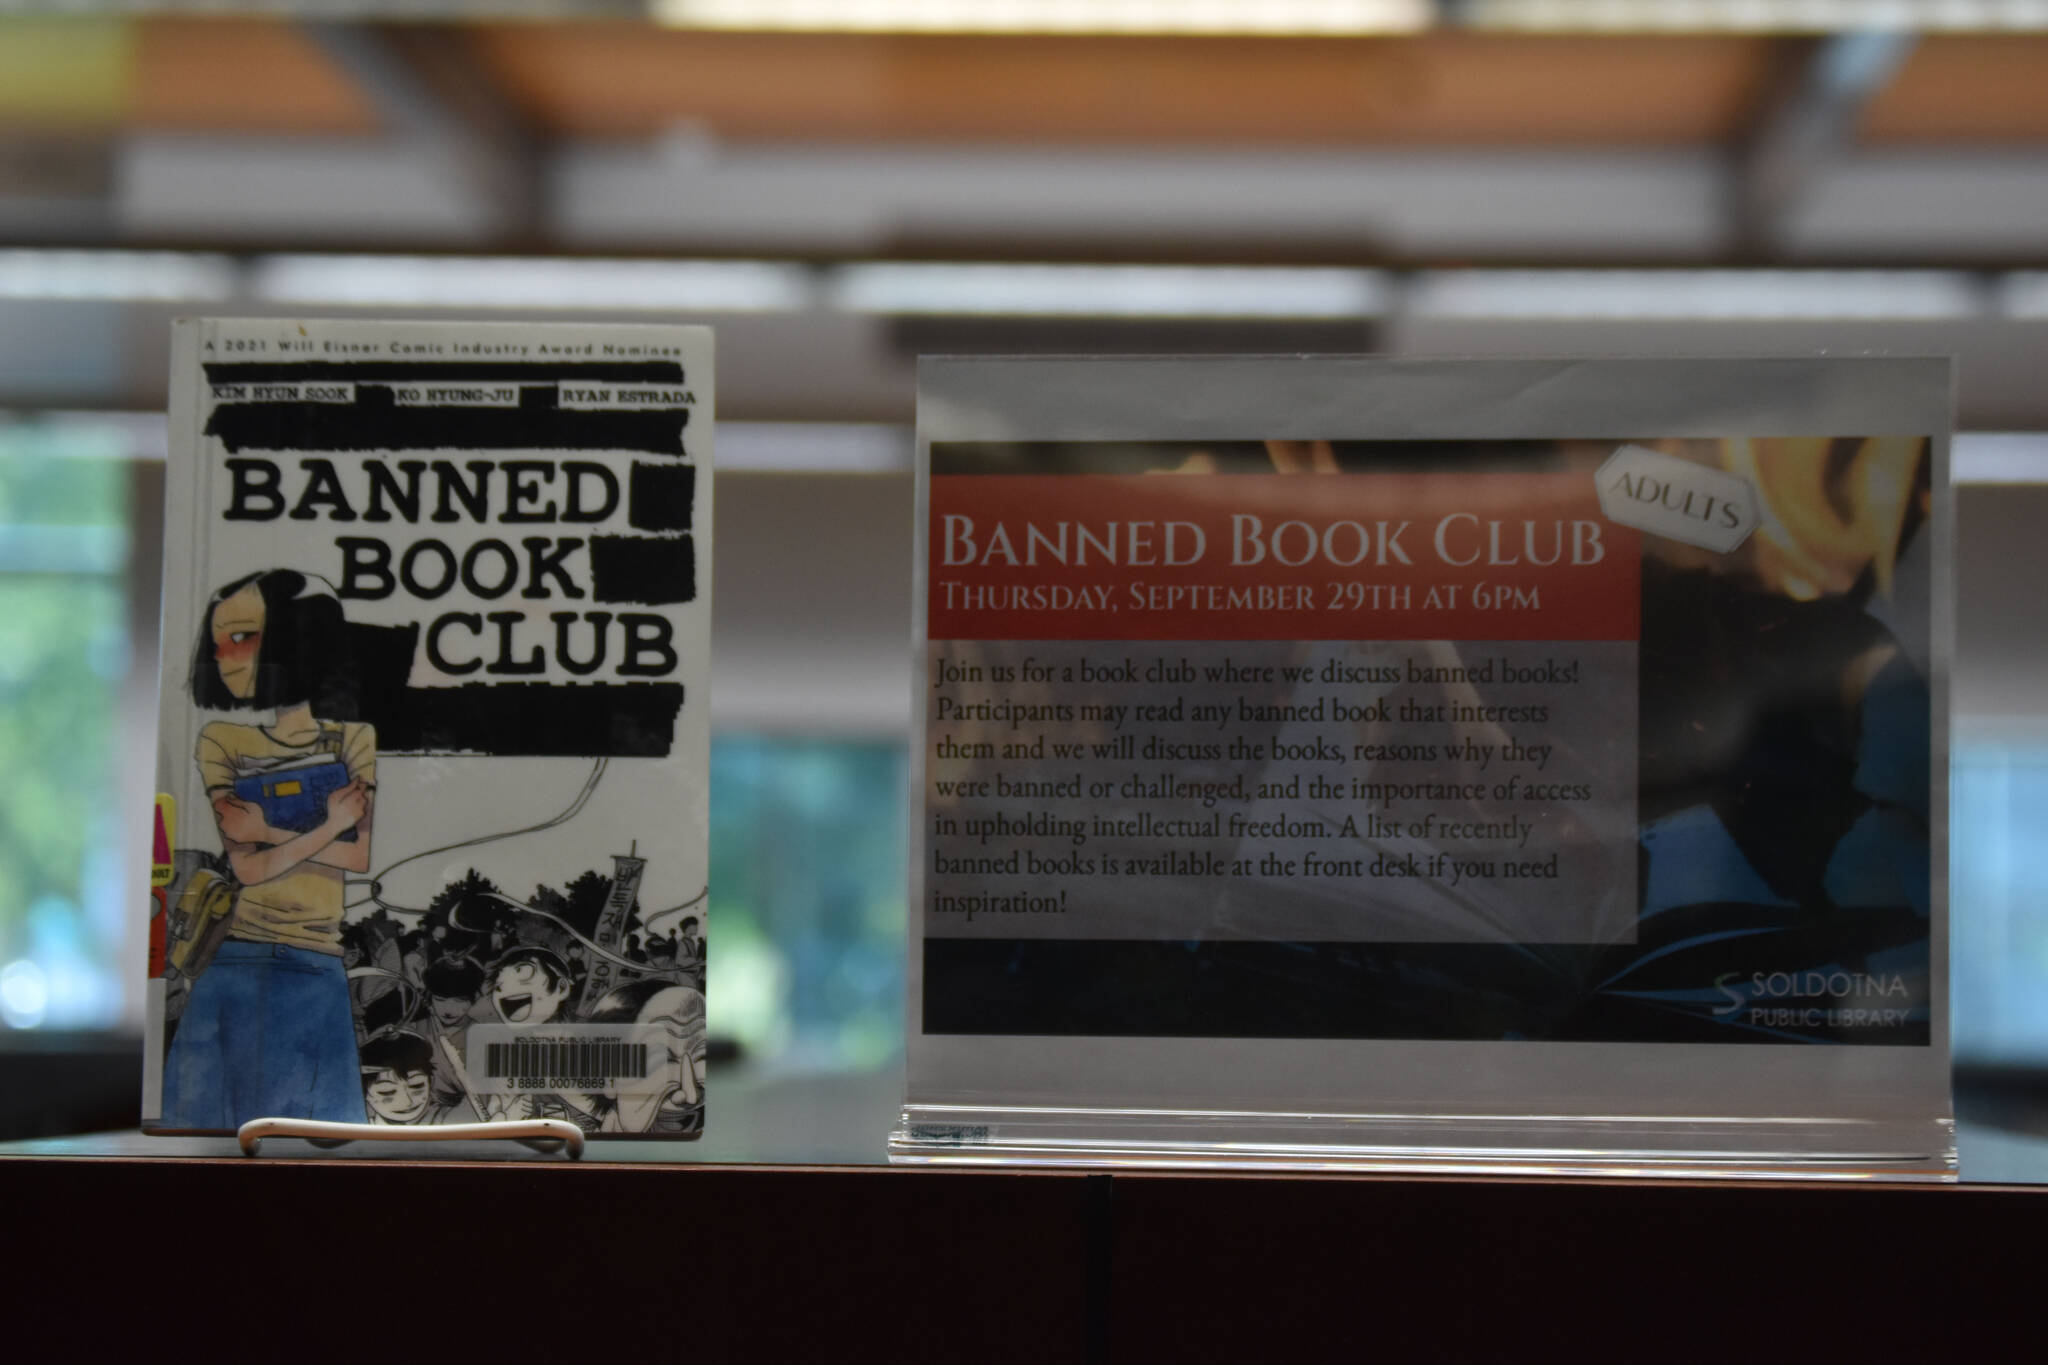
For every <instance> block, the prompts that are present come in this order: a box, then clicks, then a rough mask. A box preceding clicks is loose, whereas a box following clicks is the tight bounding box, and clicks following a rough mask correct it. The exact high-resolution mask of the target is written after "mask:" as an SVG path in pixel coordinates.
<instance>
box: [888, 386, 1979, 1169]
mask: <svg viewBox="0 0 2048 1365" xmlns="http://www.w3.org/2000/svg"><path fill="white" fill-rule="evenodd" d="M1745 366H1746V367H1747V371H1748V372H1747V374H1745V373H1744V368H1745ZM923 377H924V381H925V387H924V391H923V393H922V394H921V419H922V421H923V424H924V433H923V434H924V438H925V441H924V445H923V447H922V452H923V457H924V460H925V465H924V471H925V484H924V505H923V516H922V527H921V531H922V535H923V543H922V546H921V549H920V565H919V567H920V569H921V572H922V574H923V584H922V604H923V608H924V617H923V619H924V650H923V676H922V678H921V684H920V688H919V691H920V694H921V695H920V698H919V711H920V714H921V716H922V722H923V729H922V741H921V744H920V746H919V753H918V761H919V765H920V775H919V779H918V798H917V800H918V808H917V811H916V815H917V819H916V820H915V821H914V827H915V828H916V829H917V830H918V831H919V832H918V835H917V837H916V847H915V863H916V866H915V876H916V886H917V893H916V894H917V900H916V902H915V911H914V923H915V926H916V931H915V938H916V940H917V942H916V944H915V945H914V954H913V967H914V972H913V978H914V996H915V998H914V999H913V1001H912V1005H911V1015H912V1019H911V1025H912V1029H911V1031H912V1035H913V1038H912V1052H911V1072H910V1074H911V1095H910V1099H911V1115H910V1118H911V1126H910V1127H909V1128H908V1129H907V1130H906V1133H905V1134H904V1135H903V1136H902V1137H901V1138H900V1139H899V1146H900V1147H901V1148H902V1149H903V1150H909V1151H914V1150H916V1149H917V1148H919V1147H920V1146H922V1147H925V1148H931V1147H941V1148H942V1147H946V1146H952V1145H960V1146H969V1147H971V1146H974V1145H976V1144H991V1145H993V1146H995V1147H998V1148H1001V1147H1004V1146H1005V1145H1012V1146H1020V1147H1028V1146H1029V1145H1030V1144H1031V1141H1032V1140H1033V1138H1032V1137H1030V1136H1029V1135H1026V1136H1019V1135H1020V1134H1022V1133H1024V1132H1025V1127H1029V1128H1031V1129H1032V1132H1034V1133H1037V1134H1038V1136H1040V1137H1043V1136H1044V1134H1045V1132H1046V1131H1050V1130H1048V1129H1046V1128H1045V1125H1046V1124H1047V1123H1048V1122H1049V1121H1048V1120H1046V1119H1045V1118H1044V1114H1047V1113H1057V1112H1071V1113H1072V1114H1074V1115H1076V1116H1077V1117H1075V1118H1074V1119H1073V1122H1072V1129H1071V1131H1065V1130H1062V1131H1063V1134H1064V1138H1065V1139H1067V1140H1072V1141H1075V1142H1077V1143H1078V1144H1079V1145H1083V1146H1085V1145H1088V1143H1089V1142H1090V1141H1094V1140H1097V1139H1099V1140H1101V1141H1103V1142H1112V1139H1110V1138H1108V1137H1105V1136H1104V1135H1103V1132H1094V1133H1092V1135H1091V1129H1090V1125H1091V1124H1095V1125H1096V1126H1097V1128H1101V1126H1102V1124H1103V1122H1104V1121H1103V1120H1102V1118H1101V1115H1102V1114H1103V1113H1107V1112H1111V1111H1114V1112H1117V1113H1120V1114H1122V1115H1124V1117H1123V1118H1122V1119H1121V1120H1120V1122H1122V1123H1123V1124H1124V1125H1125V1131H1135V1129H1134V1128H1133V1125H1134V1124H1135V1123H1136V1121H1135V1120H1133V1119H1131V1118H1130V1117H1129V1116H1130V1114H1132V1113H1134V1112H1140V1111H1142V1112H1146V1113H1152V1114H1155V1115H1161V1116H1182V1117H1185V1116H1189V1115H1195V1114H1207V1115H1210V1116H1211V1120H1210V1121H1211V1122H1212V1123H1213V1122H1214V1121H1215V1116H1216V1115H1220V1114H1240V1115H1260V1114H1264V1115H1268V1116H1272V1115H1278V1114H1292V1115H1331V1116H1337V1117H1340V1118H1341V1117H1342V1116H1347V1115H1372V1114H1389V1113H1394V1114H1411V1115H1412V1114H1434V1115H1444V1116H1456V1115H1461V1114H1462V1115H1471V1116H1491V1117H1493V1118H1496V1119H1497V1118H1502V1117H1506V1118H1509V1119H1525V1118H1530V1117H1531V1116H1534V1117H1537V1118H1542V1117H1550V1118H1555V1117H1559V1116H1573V1115H1578V1116H1587V1115H1612V1114H1623V1115H1631V1116H1638V1117H1642V1118H1645V1119H1649V1120H1652V1121H1655V1122H1663V1121H1667V1120H1670V1119H1672V1118H1673V1117H1675V1116H1687V1117H1690V1116H1693V1115H1708V1116H1713V1117H1718V1118H1728V1119H1736V1120H1755V1121H1757V1124H1756V1125H1755V1126H1754V1127H1753V1128H1751V1129H1749V1130H1744V1129H1743V1127H1742V1124H1741V1123H1736V1124H1734V1125H1733V1126H1732V1127H1731V1129H1730V1131H1731V1132H1733V1133H1737V1134H1740V1135H1741V1136H1738V1137H1735V1138H1731V1139H1729V1140H1730V1141H1731V1142H1735V1143H1737V1144H1738V1145H1739V1144H1740V1143H1741V1142H1743V1141H1750V1142H1752V1143H1753V1144H1755V1143H1761V1146H1760V1147H1758V1148H1757V1150H1758V1151H1768V1152H1770V1153H1773V1154H1776V1155H1786V1154H1787V1153H1796V1151H1797V1149H1799V1145H1800V1144H1801V1143H1809V1142H1810V1143H1811V1144H1813V1145H1814V1147H1815V1150H1816V1152H1820V1153H1824V1154H1825V1155H1827V1156H1829V1157H1832V1158H1839V1157H1842V1156H1844V1155H1845V1154H1849V1153H1854V1154H1856V1155H1858V1156H1861V1157H1863V1158H1867V1159H1872V1160H1884V1159H1895V1160H1899V1161H1902V1162H1907V1163H1909V1164H1910V1163H1912V1162H1915V1161H1918V1160H1920V1159H1921V1158H1923V1157H1926V1158H1928V1159H1929V1160H1931V1161H1932V1162H1933V1164H1935V1165H1937V1166H1938V1165H1940V1164H1941V1162H1942V1160H1943V1155H1942V1153H1943V1151H1944V1150H1945V1149H1944V1148H1942V1144H1943V1143H1944V1142H1945V1141H1946V1139H1945V1137H1944V1136H1943V1134H1944V1133H1945V1132H1946V1129H1945V1128H1944V1127H1943V1124H1944V1122H1945V1118H1946V1114H1947V1098H1946V1090H1945V1079H1944V1076H1945V1068H1946V1024H1945V1015H1946V994H1945V982H1944V971H1945V958H1944V955H1943V948H1944V945H1943V925H1944V912H1943V908H1942V907H1941V905H1940V904H1939V898H1938V896H1937V888H1938V886H1940V885H1941V884H1942V882H1943V880H1944V879H1943V878H1942V877H1941V876H1940V875H1939V865H1940V856H1939V855H1940V854H1941V852H1942V850H1943V848H1944V839H1943V837H1942V835H1943V825H1942V820H1943V818H1944V812H1943V810H1942V802H1941V801H1940V799H1939V797H1940V795H1941V791H1940V789H1941V787H1942V786H1943V785H1945V783H1944V782H1943V781H1940V780H1937V779H1938V777H1939V776H1940V775H1941V774H1942V769H1940V768H1938V767H1935V766H1934V763H1935V760H1936V757H1937V754H1938V741H1939V738H1940V731H1941V729H1942V726H1941V724H1940V720H1941V716H1942V705H1941V692H1940V672H1941V668H1940V659H1941V657H1942V656H1941V653H1940V651H1939V650H1938V648H1937V644H1938V640H1939V631H1940V629H1941V628H1942V623H1941V620H1940V615H1941V614H1940V613H1939V612H1938V611H1937V610H1936V607H1937V604H1938V603H1939V602H1940V601H1941V600H1942V594H1943V593H1944V592H1945V591H1946V586H1945V579H1943V578H1942V576H1941V572H1940V568H1941V564H1942V559H1941V557H1940V556H1941V550H1942V547H1941V546H1940V545H1939V544H1938V535H1939V534H1940V527H1941V520H1940V518H1941V516H1942V513H1943V510H1944V508H1945V500H1946V489H1945V486H1944V483H1943V480H1942V471H1943V463H1942V462H1943V460H1944V458H1945V434H1946V429H1947V417H1946V393H1947V382H1948V380H1947V367H1946V364H1945V363H1943V362H1871V363H1866V364H1864V365H1862V366H1859V365H1858V363H1856V362H1849V363H1847V364H1842V363H1839V362H1837V363H1832V364H1831V363H1829V362H1783V363H1778V364H1776V365H1775V367H1774V365H1773V363H1771V362H1689V363H1686V364H1672V363H1668V362H1577V363H1571V364H1529V363H1522V362H1470V363H1467V364H1464V365H1459V364H1455V363H1437V364H1435V365H1427V364H1406V365H1404V364H1402V363H1399V362H1377V363H1376V362H1366V361H1338V360H1325V361H1318V360H1303V359H1293V360H1288V359H1282V360H1272V361H1255V360H1235V361H1233V360H1206V361H1205V360H1193V361H1182V362H1173V361H1125V362H1118V361H1103V362H1093V363H1092V364H1091V363H1089V362H1062V361H1038V362H1034V361H1021V362H974V361H959V362H929V363H928V367H927V369H926V372H925V374H924V376H923ZM1745 380H1747V381H1748V382H1746V383H1745V382H1744V381H1745ZM1916 402H1917V404H1918V406H1917V407H1916V406H1915V404H1916ZM921 1105H923V1106H927V1107H926V1108H923V1109H921V1108H920V1106H921ZM1005 1110H1020V1111H1021V1110H1036V1111H1039V1117H1037V1118H1035V1119H1033V1120H1031V1121H1030V1122H1029V1123H1028V1124H1025V1127H1020V1126H1019V1124H1020V1122H1022V1121H1021V1120H1020V1119H1019V1118H1018V1117H1017V1115H1016V1114H1015V1113H1011V1114H1009V1115H1008V1116H1007V1117H1006V1116H1005V1114H1004V1112H1003V1111H1005ZM1091 1113H1093V1114H1094V1115H1095V1117H1094V1118H1090V1117H1089V1115H1090V1114H1091ZM1788 1116H1789V1117H1798V1118H1805V1119H1809V1120H1812V1121H1813V1123H1814V1124H1815V1125H1817V1126H1815V1127H1812V1128H1811V1129H1810V1134H1809V1136H1805V1137H1796V1138H1792V1139H1789V1141H1790V1142H1791V1144H1792V1146H1791V1147H1790V1148H1787V1147H1785V1146H1784V1145H1783V1141H1781V1140H1780V1139H1778V1138H1774V1137H1769V1136H1768V1132H1769V1127H1768V1125H1769V1124H1770V1123H1772V1122H1774V1121H1776V1120H1780V1119H1783V1118H1786V1117H1788ZM1907 1116H1910V1118H1908V1117H1907ZM1895 1120H1897V1121H1900V1122H1901V1123H1903V1125H1904V1135H1903V1136H1901V1135H1900V1134H1899V1133H1898V1132H1894V1131H1890V1130H1886V1129H1885V1125H1886V1124H1889V1123H1891V1122H1893V1121H1895ZM1162 1121H1163V1120H1162ZM1247 1122H1248V1124H1249V1128H1250V1129H1251V1130H1256V1129H1257V1127H1258V1124H1257V1123H1256V1122H1253V1121H1251V1120H1247ZM1006 1123H1007V1124H1008V1126H1007V1127H1006V1126H1005V1125H1006ZM1844 1124H1846V1125H1847V1126H1846V1127H1844V1126H1843V1125H1844ZM1034 1125H1035V1126H1034ZM1858 1125H1861V1126H1858ZM1881 1130H1882V1131H1881ZM1104 1131H1107V1130H1104ZM1146 1133H1147V1136H1148V1138H1149V1139H1152V1140H1157V1141H1159V1142H1161V1143H1163V1144H1164V1145H1166V1146H1169V1147H1170V1146H1172V1145H1174V1142H1175V1141H1176V1139H1174V1138H1173V1137H1172V1136H1171V1135H1166V1136H1161V1135H1160V1134H1159V1133H1157V1132H1153V1131H1151V1130H1149V1129H1147V1130H1146ZM1759 1134H1764V1135H1765V1136H1759ZM1811 1134H1818V1136H1812V1135H1811ZM1058 1136H1060V1134H1055V1137H1058ZM1240 1136H1244V1137H1246V1138H1247V1140H1252V1141H1256V1138H1257V1134H1256V1131H1248V1132H1247V1133H1246V1134H1240ZM1581 1138H1582V1140H1585V1141H1588V1142H1591V1143H1593V1144H1594V1145H1599V1143H1600V1142H1601V1139H1600V1138H1599V1137H1598V1136H1597V1135H1596V1136H1593V1137H1590V1138H1587V1137H1585V1136H1584V1134H1581ZM1500 1140H1501V1141H1502V1142H1504V1143H1506V1144H1508V1145H1513V1144H1514V1143H1516V1142H1517V1141H1520V1139H1516V1138H1514V1137H1512V1136H1509V1137H1504V1138H1502V1139H1500ZM1630 1140H1631V1141H1637V1140H1639V1139H1630ZM1435 1141H1442V1142H1448V1143H1451V1144H1453V1145H1456V1144H1458V1143H1463V1142H1468V1141H1470V1139H1469V1138H1468V1137H1461V1136H1458V1135H1457V1134H1455V1133H1454V1134H1452V1135H1451V1136H1449V1137H1440V1138H1438V1139H1435ZM1532 1141H1533V1140H1532ZM1643 1141H1647V1142H1648V1143H1649V1145H1651V1146H1652V1147H1654V1146H1656V1145H1657V1144H1658V1143H1660V1142H1665V1143H1676V1145H1677V1146H1678V1147H1680V1148H1684V1149H1686V1150H1693V1149H1696V1148H1700V1147H1701V1142H1702V1140H1701V1139H1700V1138H1699V1137H1698V1135H1697V1134H1696V1133H1695V1134H1692V1135H1690V1136H1686V1137H1684V1138H1683V1140H1680V1139H1679V1138H1678V1136H1677V1134H1676V1131H1675V1129H1674V1128H1672V1127H1671V1125H1669V1124H1668V1123H1667V1124H1666V1128H1665V1130H1664V1131H1663V1133H1662V1136H1659V1137H1652V1138H1649V1139H1643ZM1716 1141H1718V1139H1713V1138H1708V1139H1705V1140H1704V1142H1705V1146H1706V1147H1707V1148H1711V1147H1712V1146H1713V1145H1714V1144H1715V1142H1716ZM1774 1144H1775V1145H1774ZM1055 1145H1056V1143H1055ZM1140 1145H1142V1144H1140ZM1420 1145H1422V1146H1428V1145H1430V1143H1429V1142H1428V1141H1423V1142H1421V1143H1420ZM1538 1145H1540V1144H1538ZM1923 1147H1924V1148H1925V1149H1926V1150H1924V1151H1923V1150H1922V1148H1923ZM1930 1153H1932V1155H1931V1157H1930V1156H1929V1154H1930Z"/></svg>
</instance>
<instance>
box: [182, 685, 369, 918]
mask: <svg viewBox="0 0 2048 1365" xmlns="http://www.w3.org/2000/svg"><path fill="white" fill-rule="evenodd" d="M323 742H325V743H326V744H329V745H331V744H332V742H333V741H332V739H331V738H330V736H329V734H328V733H326V732H324V731H323V732H322V733H320V734H316V735H313V736H311V737H310V738H308V739H307V740H306V742H304V743H301V744H286V743H283V742H281V741H279V740H278V739H276V738H275V737H274V736H272V735H271V733H270V732H269V731H268V730H266V729H264V728H263V727H262V726H260V725H237V724H234V723H233V722H231V721H215V722H213V723H212V724H210V725H208V726H206V728H204V729H203V730H201V731H200V732H199V742H198V745H197V746H196V747H197V757H198V760H199V775H200V777H201V779H202V780H203V781H204V782H205V784H206V792H207V795H208V796H209V797H211V796H213V795H215V794H217V793H218V792H220V791H221V790H223V789H225V790H228V791H230V792H232V791H233V789H234V785H235V781H236V779H238V778H244V777H250V776H254V775H255V774H258V773H262V772H266V771H268V770H270V769H272V768H275V767H278V766H280V765H281V764H285V763H291V762H297V761H303V760H304V759H306V758H309V757H312V756H314V755H316V754H318V753H319V752H321V749H322V745H323ZM338 757H339V758H340V760H341V762H342V764H343V765H344V766H346V767H347V769H348V775H349V776H350V777H351V778H360V779H361V780H362V781H363V782H365V783H367V784H371V785H374V784H375V783H376V780H377V735H376V731H375V730H374V729H373V728H372V727H370V726H368V725H362V724H357V723H353V722H350V723H345V724H343V725H342V726H341V752H340V754H339V755H338ZM343 877H344V873H343V872H342V870H341V869H340V868H338V867H326V866H324V865H322V864H320V863H315V862H303V863H300V864H299V865H298V866H297V867H295V868H293V869H292V870H291V871H289V872H287V873H285V874H284V875H283V876H280V877H273V878H272V879H271V880H269V881H267V882H259V883H257V884H256V885H254V886H245V887H243V888H242V893H241V895H240V897H239V898H238V899H237V900H236V902H235V918H234V922H233V925H232V927H231V928H230V929H229V930H228V933H229V935H230V937H233V938H239V939H246V940H248V941H250V942H254V943H282V944H285V945H286V946H288V947H292V948H308V949H311V950H312V951H314V952H316V953H327V954H329V955H331V956H334V957H339V956H341V916H342V906H343V900H344V896H343Z"/></svg>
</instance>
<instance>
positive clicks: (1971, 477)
mask: <svg viewBox="0 0 2048 1365" xmlns="http://www.w3.org/2000/svg"><path fill="white" fill-rule="evenodd" d="M1948 468H1949V477H1950V478H1951V479H1953V480H1954V481H1955V482H1957V483H2048V435H2044V434H2042V433H2040V432H2031V431H2023V432H1985V433H1976V434H1964V433H1961V432H1958V433H1957V434H1956V437H1955V440H1954V441H1953V442H1951V443H1950V446H1949V464H1948Z"/></svg>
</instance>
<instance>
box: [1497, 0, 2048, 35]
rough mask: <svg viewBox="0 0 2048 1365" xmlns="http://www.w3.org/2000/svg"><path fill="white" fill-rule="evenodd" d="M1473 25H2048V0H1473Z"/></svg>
mask: <svg viewBox="0 0 2048 1365" xmlns="http://www.w3.org/2000/svg"><path fill="white" fill-rule="evenodd" d="M1462 20H1463V23H1464V24H1465V25H1466V26H1467V27H1471V28H1493V29H1523V30H1548V31H1573V32H1591V31H1602V30H1605V31H1620V32H1651V31H1658V30H1662V31H1666V32H1681V33H1683V32H1690V33H1705V32H1737V33H1832V32H1849V31H1855V30H1869V29H1892V30H1901V29H1904V30H1916V31H1925V32H1937V31H1959V32H1970V31H1983V30H2004V31H2008V32H2010V31H2015V30H2025V29H2039V28H2044V27H2048V0H1466V5H1465V7H1464V11H1463V15H1462Z"/></svg>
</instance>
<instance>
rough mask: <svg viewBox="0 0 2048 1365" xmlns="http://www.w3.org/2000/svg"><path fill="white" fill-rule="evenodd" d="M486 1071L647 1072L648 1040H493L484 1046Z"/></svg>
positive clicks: (608, 1074) (499, 1073) (511, 1073)
mask: <svg viewBox="0 0 2048 1365" xmlns="http://www.w3.org/2000/svg"><path fill="white" fill-rule="evenodd" d="M484 1074H485V1075H486V1076H490V1077H492V1078H494V1079H502V1078H504V1077H506V1076H602V1077H605V1078H606V1081H607V1084H609V1083H610V1079H611V1078H613V1077H620V1076H632V1077H636V1078H637V1077H640V1076H645V1075H646V1074H647V1044H645V1043H571V1042H546V1043H529V1042H526V1041H525V1040H523V1039H522V1040H521V1041H519V1042H516V1043H492V1044H491V1045H490V1046H489V1047H488V1048H486V1049H485V1050H484Z"/></svg>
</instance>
